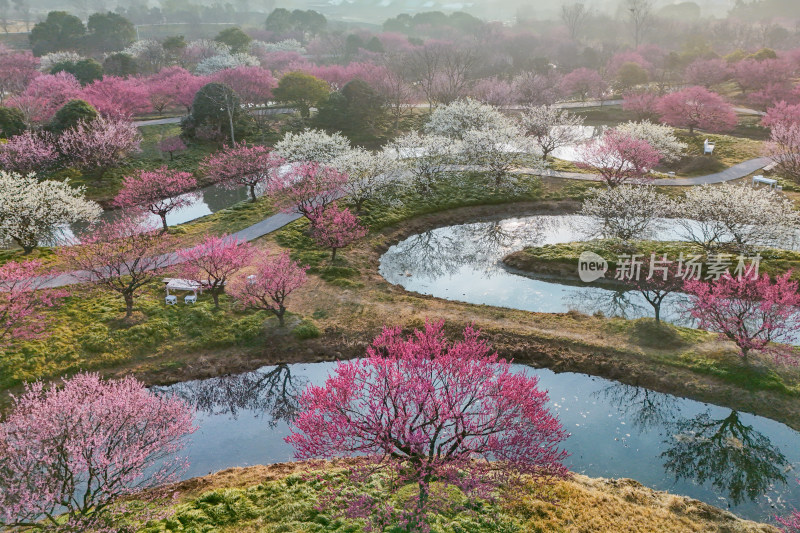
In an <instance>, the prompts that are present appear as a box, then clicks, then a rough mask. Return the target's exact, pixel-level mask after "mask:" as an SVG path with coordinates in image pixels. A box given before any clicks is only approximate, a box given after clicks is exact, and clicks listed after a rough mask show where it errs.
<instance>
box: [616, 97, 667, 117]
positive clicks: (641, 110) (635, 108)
mask: <svg viewBox="0 0 800 533" xmlns="http://www.w3.org/2000/svg"><path fill="white" fill-rule="evenodd" d="M659 99H660V97H659V96H658V95H657V94H656V93H654V92H651V91H635V92H627V93H625V94H623V95H622V109H624V110H625V111H630V112H631V113H633V114H635V115H636V119H637V120H644V119H651V118H655V117H657V116H658V111H657V110H656V105H657V104H658V101H659Z"/></svg>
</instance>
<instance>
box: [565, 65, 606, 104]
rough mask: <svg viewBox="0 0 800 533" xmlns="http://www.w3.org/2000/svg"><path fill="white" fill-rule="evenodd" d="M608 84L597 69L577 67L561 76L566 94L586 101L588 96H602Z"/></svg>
mask: <svg viewBox="0 0 800 533" xmlns="http://www.w3.org/2000/svg"><path fill="white" fill-rule="evenodd" d="M607 88H608V84H607V83H606V82H605V81H604V80H603V77H602V76H600V74H599V73H598V72H597V71H596V70H591V69H588V68H577V69H575V70H573V71H572V72H570V73H569V74H565V75H564V77H563V78H561V90H562V91H563V92H564V94H566V95H569V96H574V97H577V98H578V99H580V100H581V101H585V100H586V99H587V98H601V97H602V96H603V93H605V91H606V89H607Z"/></svg>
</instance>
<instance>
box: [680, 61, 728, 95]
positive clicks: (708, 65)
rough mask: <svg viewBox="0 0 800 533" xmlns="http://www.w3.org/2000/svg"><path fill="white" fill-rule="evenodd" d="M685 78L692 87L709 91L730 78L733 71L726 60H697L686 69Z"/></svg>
mask: <svg viewBox="0 0 800 533" xmlns="http://www.w3.org/2000/svg"><path fill="white" fill-rule="evenodd" d="M683 76H684V78H685V79H686V82H687V83H689V84H690V85H702V86H703V87H705V88H707V89H708V88H709V87H711V86H713V85H717V84H720V83H722V82H724V81H726V80H727V79H728V78H730V77H731V69H730V67H729V66H728V62H727V61H725V60H724V59H696V60H695V61H693V62H692V63H690V64H689V65H688V66H687V67H686V70H685V71H684V73H683Z"/></svg>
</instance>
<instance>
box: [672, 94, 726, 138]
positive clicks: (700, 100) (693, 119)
mask: <svg viewBox="0 0 800 533" xmlns="http://www.w3.org/2000/svg"><path fill="white" fill-rule="evenodd" d="M656 109H657V110H658V112H659V113H660V114H661V120H663V121H664V122H666V123H667V124H669V125H670V126H675V127H676V128H689V133H690V134H692V133H694V130H695V128H699V129H702V130H708V131H713V132H718V131H730V130H732V129H733V128H734V127H736V122H737V118H736V113H734V112H733V108H732V107H731V105H730V104H728V103H726V102H725V101H724V100H723V99H722V97H721V96H719V95H718V94H717V93H712V92H711V91H709V90H708V89H706V88H705V87H687V88H686V89H682V90H680V91H676V92H674V93H669V94H668V95H666V96H664V97H663V98H661V100H660V101H659V102H658V105H657V106H656Z"/></svg>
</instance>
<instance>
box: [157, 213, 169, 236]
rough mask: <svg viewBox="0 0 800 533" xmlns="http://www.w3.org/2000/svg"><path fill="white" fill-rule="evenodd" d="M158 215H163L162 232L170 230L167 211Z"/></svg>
mask: <svg viewBox="0 0 800 533" xmlns="http://www.w3.org/2000/svg"><path fill="white" fill-rule="evenodd" d="M158 216H160V217H161V225H162V228H161V233H166V232H167V231H168V230H169V226H168V225H167V214H166V213H159V214H158Z"/></svg>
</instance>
